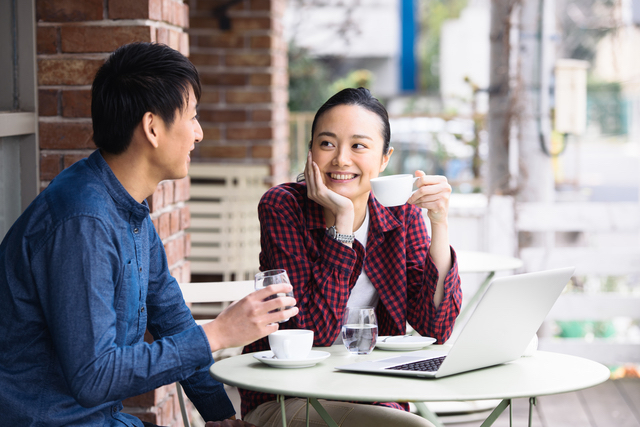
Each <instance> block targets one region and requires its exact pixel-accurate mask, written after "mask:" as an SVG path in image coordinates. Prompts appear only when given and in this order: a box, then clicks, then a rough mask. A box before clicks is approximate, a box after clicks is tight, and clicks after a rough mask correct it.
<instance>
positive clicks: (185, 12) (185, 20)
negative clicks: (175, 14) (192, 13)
mask: <svg viewBox="0 0 640 427" xmlns="http://www.w3.org/2000/svg"><path fill="white" fill-rule="evenodd" d="M182 27H183V28H189V5H188V4H187V3H184V4H183V5H182Z"/></svg>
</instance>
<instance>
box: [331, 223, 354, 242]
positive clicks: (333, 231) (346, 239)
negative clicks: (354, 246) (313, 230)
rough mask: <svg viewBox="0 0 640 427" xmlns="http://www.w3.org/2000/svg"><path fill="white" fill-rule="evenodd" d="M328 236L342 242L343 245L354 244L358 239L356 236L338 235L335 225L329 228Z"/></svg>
mask: <svg viewBox="0 0 640 427" xmlns="http://www.w3.org/2000/svg"><path fill="white" fill-rule="evenodd" d="M327 234H328V235H329V237H331V238H332V239H334V240H337V241H338V242H341V243H353V241H354V240H355V239H356V236H355V235H354V234H340V233H338V230H336V226H335V225H332V226H331V227H329V228H327Z"/></svg>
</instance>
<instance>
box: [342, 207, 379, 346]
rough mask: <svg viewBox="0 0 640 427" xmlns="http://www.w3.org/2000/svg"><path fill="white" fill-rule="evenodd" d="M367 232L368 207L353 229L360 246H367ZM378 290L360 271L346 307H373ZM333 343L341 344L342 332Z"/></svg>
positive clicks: (376, 301) (376, 300)
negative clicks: (361, 221)
mask: <svg viewBox="0 0 640 427" xmlns="http://www.w3.org/2000/svg"><path fill="white" fill-rule="evenodd" d="M368 232H369V209H367V212H366V214H365V217H364V222H363V223H362V225H361V226H360V228H358V229H357V230H356V231H355V233H354V234H355V236H356V240H358V241H359V242H360V243H361V244H362V246H363V247H364V248H365V249H366V247H367V233H368ZM378 299H379V297H378V291H376V288H375V287H374V286H373V283H371V280H369V277H367V275H366V273H365V272H364V269H363V271H361V272H360V276H358V280H357V281H356V284H355V286H354V287H353V289H351V294H350V295H349V300H348V301H347V307H375V306H376V305H377V304H378ZM334 344H342V334H340V335H338V339H336V342H335V343H334Z"/></svg>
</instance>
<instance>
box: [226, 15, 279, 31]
mask: <svg viewBox="0 0 640 427" xmlns="http://www.w3.org/2000/svg"><path fill="white" fill-rule="evenodd" d="M231 28H233V30H234V31H247V30H270V29H271V18H256V17H237V18H232V19H231Z"/></svg>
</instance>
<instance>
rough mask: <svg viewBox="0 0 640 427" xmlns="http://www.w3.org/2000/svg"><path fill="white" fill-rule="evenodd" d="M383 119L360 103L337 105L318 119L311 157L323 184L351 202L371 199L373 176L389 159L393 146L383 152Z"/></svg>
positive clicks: (376, 174) (383, 167)
mask: <svg viewBox="0 0 640 427" xmlns="http://www.w3.org/2000/svg"><path fill="white" fill-rule="evenodd" d="M383 147H384V140H383V138H382V120H381V119H380V117H379V116H378V115H377V114H376V113H373V112H371V111H369V110H367V109H365V108H363V107H360V106H357V105H338V106H336V107H333V108H331V109H330V110H328V111H326V112H325V113H324V114H323V115H322V116H320V117H319V118H318V121H317V123H316V128H315V130H314V135H313V140H312V141H311V156H312V158H313V161H314V162H316V164H317V165H318V167H319V168H320V172H321V173H322V178H323V181H324V184H325V185H326V186H327V187H328V188H329V189H330V190H333V191H335V192H336V193H338V194H340V195H342V196H345V197H348V198H349V199H351V200H352V201H356V200H357V199H361V198H368V197H369V192H370V191H371V183H370V182H369V181H370V180H371V178H375V177H377V176H378V175H379V174H380V172H382V171H383V170H384V169H385V168H386V167H387V163H388V162H389V158H390V156H391V153H392V152H393V149H392V148H390V149H389V152H388V153H387V154H385V155H383V154H382V150H383Z"/></svg>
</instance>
